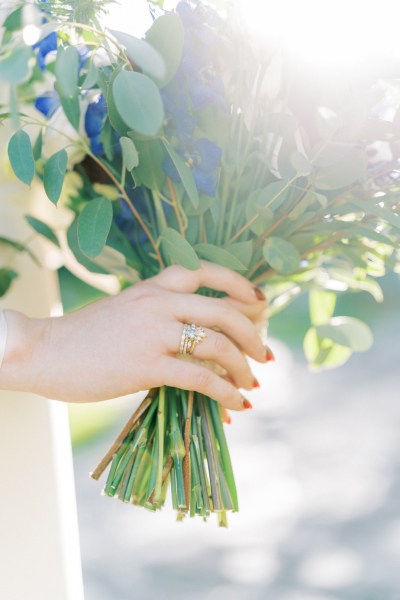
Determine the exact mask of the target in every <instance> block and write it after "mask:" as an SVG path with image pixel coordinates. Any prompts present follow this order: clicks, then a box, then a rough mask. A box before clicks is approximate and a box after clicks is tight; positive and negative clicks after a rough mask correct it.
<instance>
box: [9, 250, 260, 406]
mask: <svg viewBox="0 0 400 600" xmlns="http://www.w3.org/2000/svg"><path fill="white" fill-rule="evenodd" d="M201 287H207V288H212V289H214V290H218V291H222V292H225V293H226V294H227V296H226V297H224V298H209V297H205V296H201V295H198V294H195V293H194V292H196V291H197V290H198V289H199V288H201ZM265 309H266V301H265V298H264V297H263V294H262V292H261V291H260V290H258V289H257V288H254V287H253V285H252V284H251V283H250V282H249V281H248V280H247V279H245V278H244V277H242V276H241V275H238V274H237V273H234V272H233V271H230V270H229V269H226V268H224V267H221V266H218V265H215V264H212V263H208V262H202V267H201V269H198V270H196V271H189V270H187V269H185V268H183V267H179V266H172V267H168V268H167V269H165V270H164V271H162V272H161V273H160V274H158V275H156V276H155V277H152V278H151V279H147V280H145V281H142V282H140V283H138V284H136V285H134V286H132V287H131V288H129V289H127V290H125V291H123V292H121V293H120V294H118V295H117V296H113V297H109V298H105V299H103V300H100V301H98V302H95V303H93V304H91V305H89V306H87V307H85V308H83V309H81V310H79V311H77V312H74V313H72V314H68V315H66V316H63V317H58V318H48V319H27V318H26V317H24V316H23V315H21V314H20V313H16V312H13V311H7V321H8V323H9V341H8V343H7V348H6V354H5V359H4V364H3V368H2V370H1V372H0V387H1V388H3V389H19V390H25V391H33V392H36V393H38V394H41V395H44V396H46V397H48V398H53V399H58V400H65V401H68V402H91V401H96V400H105V399H109V398H114V397H117V396H122V395H125V394H128V393H132V392H136V391H138V390H145V389H150V388H153V387H158V386H162V385H169V386H174V387H178V388H182V389H186V390H194V391H198V392H201V393H203V394H206V395H208V396H210V397H211V398H214V399H215V400H217V401H218V402H220V403H221V405H222V406H224V407H226V408H231V409H234V410H242V409H243V408H246V403H245V404H244V398H243V396H242V395H241V393H240V392H239V390H238V389H237V388H238V387H241V388H244V389H248V390H250V389H252V388H253V387H255V386H256V385H257V382H256V381H255V379H254V376H253V374H252V373H251V370H250V368H249V365H248V363H247V361H246V358H245V357H244V354H247V355H248V356H251V357H252V358H253V359H255V360H257V361H259V362H267V355H266V348H265V347H264V346H263V344H262V341H261V338H260V335H259V331H258V324H259V323H260V322H261V321H262V319H263V315H264V316H265ZM184 323H195V324H196V325H198V326H202V327H203V328H204V329H205V331H206V334H207V337H206V338H205V339H204V340H203V341H201V342H200V343H199V344H198V345H197V346H196V348H195V350H194V352H193V356H194V357H195V358H197V359H200V360H201V361H202V360H207V361H213V362H215V363H217V364H218V365H219V366H220V367H222V371H221V373H222V376H221V375H217V374H216V373H215V372H214V371H213V370H211V369H210V368H207V366H205V365H204V364H202V363H200V362H199V361H190V360H183V359H182V356H181V355H179V354H178V352H179V346H180V341H181V335H182V331H183V324H184ZM185 358H187V357H185Z"/></svg>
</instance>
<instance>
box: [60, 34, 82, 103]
mask: <svg viewBox="0 0 400 600" xmlns="http://www.w3.org/2000/svg"><path fill="white" fill-rule="evenodd" d="M79 63H80V57H79V52H78V50H77V49H76V48H75V47H74V46H67V48H63V47H61V48H59V49H58V52H57V56H56V66H55V73H56V80H57V89H58V92H59V94H60V96H64V97H65V98H74V97H75V96H77V95H78V77H79Z"/></svg>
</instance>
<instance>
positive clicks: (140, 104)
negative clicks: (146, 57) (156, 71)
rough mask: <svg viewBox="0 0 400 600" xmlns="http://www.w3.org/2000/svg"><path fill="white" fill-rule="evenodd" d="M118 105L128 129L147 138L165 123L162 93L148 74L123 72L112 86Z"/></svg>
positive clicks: (114, 98) (116, 104)
mask: <svg viewBox="0 0 400 600" xmlns="http://www.w3.org/2000/svg"><path fill="white" fill-rule="evenodd" d="M112 95H113V100H114V105H115V108H116V110H117V111H118V114H119V116H120V117H121V119H122V120H123V121H124V123H125V124H126V125H127V126H128V128H129V129H133V130H135V131H137V132H138V133H141V134H143V135H149V136H152V135H155V134H156V133H157V132H158V130H159V129H160V127H161V125H162V123H163V120H164V108H163V103H162V100H161V96H160V92H159V90H158V88H157V86H156V84H155V83H154V81H152V80H151V79H150V78H149V77H147V75H143V74H142V73H136V72H134V71H121V72H120V73H118V75H117V76H116V78H115V79H114V82H113V84H112Z"/></svg>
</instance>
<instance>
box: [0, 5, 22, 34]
mask: <svg viewBox="0 0 400 600" xmlns="http://www.w3.org/2000/svg"><path fill="white" fill-rule="evenodd" d="M23 9H24V7H23V6H20V7H19V8H17V9H16V10H13V12H12V13H10V14H9V15H8V17H7V18H6V19H5V20H4V21H3V23H2V27H4V29H7V31H17V30H18V29H22V25H23V20H22V13H23Z"/></svg>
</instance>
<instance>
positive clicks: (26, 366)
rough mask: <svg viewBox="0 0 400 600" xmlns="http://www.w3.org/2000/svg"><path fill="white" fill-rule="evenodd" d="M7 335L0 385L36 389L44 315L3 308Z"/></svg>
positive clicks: (7, 388) (16, 388) (3, 387)
mask: <svg viewBox="0 0 400 600" xmlns="http://www.w3.org/2000/svg"><path fill="white" fill-rule="evenodd" d="M4 316H5V319H6V322H7V337H6V344H5V350H4V356H3V363H2V366H1V368H0V389H2V390H13V391H23V392H37V388H38V381H40V368H39V367H40V360H38V359H39V356H40V354H41V348H42V347H43V344H44V340H45V337H46V333H45V332H46V322H47V319H32V318H29V317H27V316H25V315H23V314H22V313H19V312H17V311H14V310H6V311H4Z"/></svg>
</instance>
